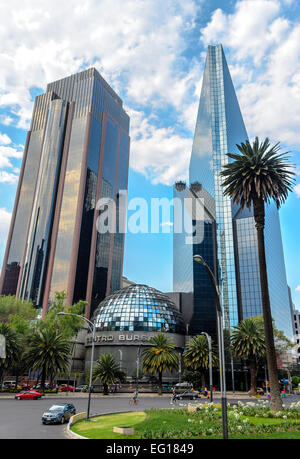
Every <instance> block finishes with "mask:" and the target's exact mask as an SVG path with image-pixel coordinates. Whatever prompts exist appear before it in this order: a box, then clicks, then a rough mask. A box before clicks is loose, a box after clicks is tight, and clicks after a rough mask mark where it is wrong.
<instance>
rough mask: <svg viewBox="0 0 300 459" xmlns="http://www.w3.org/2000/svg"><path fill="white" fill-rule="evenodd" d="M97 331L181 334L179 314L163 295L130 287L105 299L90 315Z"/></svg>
mask: <svg viewBox="0 0 300 459" xmlns="http://www.w3.org/2000/svg"><path fill="white" fill-rule="evenodd" d="M93 319H94V321H95V325H96V329H97V331H146V332H166V333H178V334H183V335H184V333H185V327H184V323H183V319H182V316H181V313H180V312H179V311H178V310H177V309H176V306H175V304H174V303H173V302H172V301H171V300H170V298H169V297H168V296H167V295H165V294H164V293H162V292H160V291H159V290H156V289H154V288H151V287H148V286H147V285H130V286H129V287H126V288H123V289H122V290H119V291H117V292H115V293H114V294H112V295H110V296H108V297H106V298H105V299H104V300H103V301H102V302H101V303H100V304H99V306H98V308H97V309H96V310H95V312H94V317H93Z"/></svg>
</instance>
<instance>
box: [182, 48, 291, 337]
mask: <svg viewBox="0 0 300 459" xmlns="http://www.w3.org/2000/svg"><path fill="white" fill-rule="evenodd" d="M247 138H248V136H247V132H246V128H245V125H244V122H243V118H242V115H241V111H240V108H239V104H238V101H237V97H236V94H235V90H234V87H233V84H232V80H231V76H230V73H229V70H228V66H227V63H226V59H225V55H224V52H223V48H222V46H221V45H217V46H209V47H208V52H207V58H206V64H205V70H204V76H203V83H202V91H201V96H200V103H199V110H198V115H197V121H196V128H195V135H194V141H193V148H192V154H191V160H190V169H189V182H190V187H186V189H184V187H182V186H180V184H179V186H178V184H177V185H175V191H174V196H176V197H179V198H180V199H181V200H182V202H183V201H184V198H185V197H187V196H189V197H194V198H196V197H199V198H202V199H203V202H204V222H199V221H197V220H194V216H193V215H191V219H192V220H193V223H194V225H195V227H196V228H199V227H200V226H201V224H202V225H203V227H204V229H203V230H204V237H203V240H202V242H200V243H199V241H197V242H196V243H195V244H191V245H189V244H186V243H185V238H184V235H182V234H175V233H174V275H173V278H174V286H173V288H174V291H183V292H187V291H189V292H193V294H194V300H193V301H194V317H193V320H192V323H191V324H190V330H191V333H199V332H201V331H206V332H208V333H211V334H212V335H213V336H215V335H216V321H215V301H214V295H213V291H212V288H211V286H210V283H209V279H208V276H207V274H206V272H205V269H204V268H203V267H202V266H201V265H199V264H198V263H193V258H192V257H193V255H195V254H200V255H202V256H203V258H204V259H205V261H206V262H207V264H208V265H209V266H210V268H211V269H212V270H213V272H214V274H215V276H216V278H217V279H218V282H219V285H220V287H221V292H222V304H223V310H224V325H225V327H226V328H230V327H231V328H232V327H233V326H235V325H236V324H237V323H238V322H239V321H240V320H241V319H243V318H245V317H249V316H255V315H259V314H262V305H261V292H260V279H259V263H258V249H257V239H256V229H255V226H254V218H253V214H252V212H250V211H248V210H247V209H243V210H242V209H240V208H239V206H236V205H235V204H233V202H232V201H231V199H230V198H229V197H227V196H226V197H225V196H224V195H223V189H222V187H221V183H222V178H221V177H220V171H221V169H222V166H223V165H224V164H226V163H227V162H228V161H229V158H228V157H227V156H226V153H228V152H230V153H238V149H237V147H236V144H240V143H241V142H245V141H246V140H247ZM195 185H196V186H195ZM265 237H266V259H267V269H268V281H269V291H270V300H271V309H272V316H273V318H274V320H275V323H276V326H277V327H278V328H279V329H280V330H282V331H284V333H285V334H286V336H288V337H291V336H292V324H291V319H290V312H289V297H288V287H287V281H286V274H285V265H284V257H283V249H282V241H281V233H280V223H279V215H278V211H277V209H276V207H275V206H274V205H270V206H267V208H266V230H265Z"/></svg>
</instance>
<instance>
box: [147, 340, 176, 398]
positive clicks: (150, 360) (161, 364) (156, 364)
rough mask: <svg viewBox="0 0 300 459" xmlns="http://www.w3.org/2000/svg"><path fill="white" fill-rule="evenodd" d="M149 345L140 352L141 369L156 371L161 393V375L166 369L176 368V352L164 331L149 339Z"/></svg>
mask: <svg viewBox="0 0 300 459" xmlns="http://www.w3.org/2000/svg"><path fill="white" fill-rule="evenodd" d="M149 344H150V345H151V347H149V348H147V349H144V350H143V352H142V357H143V359H142V365H143V370H145V371H147V372H148V373H151V374H152V373H158V394H159V395H162V375H163V372H164V371H166V370H169V371H171V372H172V371H173V370H177V368H178V364H179V357H178V353H177V352H176V346H175V343H174V341H172V340H170V339H169V338H167V337H166V336H165V335H164V333H158V334H157V335H156V336H153V338H151V339H150V340H149Z"/></svg>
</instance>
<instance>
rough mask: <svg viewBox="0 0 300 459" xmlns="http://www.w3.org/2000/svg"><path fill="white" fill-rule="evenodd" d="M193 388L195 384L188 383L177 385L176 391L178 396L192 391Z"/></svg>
mask: <svg viewBox="0 0 300 459" xmlns="http://www.w3.org/2000/svg"><path fill="white" fill-rule="evenodd" d="M192 388H193V384H191V383H188V382H186V381H185V382H182V383H177V384H175V390H176V393H177V394H182V393H183V392H186V391H189V390H192Z"/></svg>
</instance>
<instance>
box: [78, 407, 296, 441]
mask: <svg viewBox="0 0 300 459" xmlns="http://www.w3.org/2000/svg"><path fill="white" fill-rule="evenodd" d="M190 418H191V419H190ZM199 419H200V418H199V415H197V414H196V413H188V412H187V410H182V409H181V410H180V409H174V410H170V409H164V410H157V409H152V410H146V411H138V412H128V413H121V414H110V415H103V416H99V417H97V418H92V419H91V421H90V422H86V421H85V420H82V421H79V422H78V423H76V424H75V425H74V426H73V427H72V431H73V432H75V433H78V434H79V435H82V436H84V437H87V438H91V439H110V440H114V439H138V438H141V437H142V435H143V434H144V432H145V431H148V432H151V435H152V436H151V438H153V439H155V438H156V436H155V433H156V432H160V433H161V432H162V431H163V432H165V433H166V435H165V437H164V438H166V439H167V438H168V432H169V431H170V430H172V431H173V432H174V431H175V432H190V434H188V435H187V436H186V437H185V438H191V439H193V438H194V439H195V438H198V439H200V438H201V439H218V438H222V435H210V436H203V435H202V436H201V435H199V434H198V427H197V426H198V425H199V424H197V423H199V422H200V421H199ZM244 419H246V417H245V418H244ZM247 419H248V421H249V423H251V424H256V425H258V424H269V425H270V424H272V425H280V424H283V423H284V422H285V420H284V419H274V418H271V419H268V418H255V417H247ZM191 420H192V422H189V421H191ZM204 422H205V427H206V428H207V429H209V428H214V426H215V424H216V422H217V423H221V415H220V418H219V419H218V420H213V421H207V420H205V421H204ZM297 423H300V420H299V421H298V422H297ZM115 426H118V427H122V426H126V427H134V431H135V435H134V436H125V435H122V434H117V433H114V432H113V427H115ZM158 438H161V437H158ZM173 438H174V437H173ZM229 438H232V439H255V438H262V439H271V438H278V439H281V438H282V439H292V438H293V439H296V438H297V439H300V430H298V431H288V432H274V433H270V434H269V433H264V434H240V435H238V434H236V435H229Z"/></svg>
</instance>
